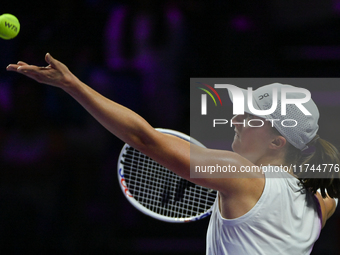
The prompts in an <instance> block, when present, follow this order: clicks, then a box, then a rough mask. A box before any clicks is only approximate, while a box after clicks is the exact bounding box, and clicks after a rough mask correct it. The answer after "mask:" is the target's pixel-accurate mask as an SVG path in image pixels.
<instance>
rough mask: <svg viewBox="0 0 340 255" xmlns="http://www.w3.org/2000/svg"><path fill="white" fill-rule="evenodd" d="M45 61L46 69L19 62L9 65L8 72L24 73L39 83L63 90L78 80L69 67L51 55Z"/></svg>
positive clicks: (47, 55)
mask: <svg viewBox="0 0 340 255" xmlns="http://www.w3.org/2000/svg"><path fill="white" fill-rule="evenodd" d="M45 60H46V62H47V63H48V66H46V67H38V66H35V65H29V64H27V63H25V62H23V61H19V62H18V63H17V64H9V65H8V66H7V68H6V69H7V71H14V72H18V73H22V74H23V75H26V76H27V77H29V78H32V79H34V80H36V81H37V82H40V83H44V84H48V85H52V86H56V87H61V88H62V87H66V86H67V85H68V84H69V83H70V82H71V81H72V79H76V77H75V76H74V75H73V74H72V73H71V72H70V70H69V69H68V68H67V66H65V65H64V64H63V63H61V62H60V61H58V60H56V59H54V58H53V57H52V56H51V55H50V54H49V53H47V54H46V56H45Z"/></svg>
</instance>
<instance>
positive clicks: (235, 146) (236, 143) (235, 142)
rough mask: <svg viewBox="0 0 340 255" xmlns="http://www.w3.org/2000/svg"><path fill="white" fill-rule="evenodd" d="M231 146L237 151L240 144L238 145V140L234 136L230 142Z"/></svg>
mask: <svg viewBox="0 0 340 255" xmlns="http://www.w3.org/2000/svg"><path fill="white" fill-rule="evenodd" d="M231 148H232V150H233V151H234V152H236V153H238V151H239V148H240V146H239V141H236V138H234V141H233V143H232V144H231Z"/></svg>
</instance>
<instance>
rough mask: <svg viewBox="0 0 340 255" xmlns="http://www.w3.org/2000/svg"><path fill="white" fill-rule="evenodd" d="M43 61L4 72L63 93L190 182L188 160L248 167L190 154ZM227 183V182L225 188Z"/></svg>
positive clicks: (209, 183)
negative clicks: (23, 76)
mask: <svg viewBox="0 0 340 255" xmlns="http://www.w3.org/2000/svg"><path fill="white" fill-rule="evenodd" d="M45 60H46V62H47V63H48V64H49V65H48V66H46V67H38V66H34V65H28V64H27V63H24V62H21V61H19V62H18V64H10V65H9V66H8V67H7V70H8V71H16V72H18V73H21V74H24V75H26V76H28V77H30V78H32V79H34V80H36V81H37V82H40V83H44V84H48V85H52V86H55V87H59V88H61V89H63V90H65V91H66V92H67V93H68V94H69V95H71V96H72V97H73V98H74V99H75V100H77V101H78V102H79V103H80V104H81V105H82V106H83V107H84V108H85V109H86V110H87V111H88V112H89V113H90V114H91V115H92V116H93V117H94V118H95V119H96V120H97V121H99V122H100V123H101V124H102V125H103V126H104V127H105V128H106V129H108V130H109V131H110V132H111V133H113V134H114V135H115V136H117V137H118V138H120V139H121V140H122V141H124V142H126V143H128V144H129V145H131V146H133V147H134V148H136V149H137V150H140V151H141V152H143V153H144V154H146V155H148V156H149V157H151V158H153V159H154V160H156V161H157V162H159V163H160V164H162V165H164V166H165V167H167V168H168V169H170V170H172V171H173V172H175V173H176V174H178V175H180V176H181V177H183V178H185V179H188V180H189V179H190V158H191V160H192V161H193V162H194V163H193V164H192V165H204V164H205V165H209V164H210V165H213V164H216V163H219V164H220V165H223V164H225V165H228V164H230V163H231V164H233V165H236V166H240V165H241V164H243V165H246V164H251V163H250V162H249V161H247V160H246V159H244V158H243V157H241V156H239V155H238V154H236V153H234V152H226V151H215V150H209V149H204V148H198V147H196V148H195V147H191V148H194V152H195V153H193V151H192V153H191V155H190V144H189V143H188V142H186V141H184V140H182V139H180V138H177V137H174V136H170V135H165V134H162V133H160V132H158V131H156V130H155V129H154V128H152V127H151V126H150V125H149V123H148V122H147V121H145V120H144V119H143V118H142V117H141V116H139V115H138V114H136V113H135V112H133V111H131V110H129V109H128V108H126V107H124V106H122V105H119V104H117V103H115V102H113V101H111V100H109V99H108V98H105V97H104V96H102V95H100V94H99V93H97V92H96V91H94V90H93V89H92V88H90V87H89V86H87V85H86V84H84V83H83V82H81V81H80V80H79V79H78V78H77V77H76V76H74V75H73V74H72V73H71V72H70V71H69V69H68V68H67V67H66V66H65V65H64V64H63V63H61V62H59V61H58V60H56V59H54V58H53V57H52V56H51V55H50V54H46V56H45ZM229 177H230V176H229ZM190 181H192V182H195V183H197V184H199V185H202V186H206V187H209V188H213V189H217V190H220V191H222V190H225V189H233V188H235V187H237V185H236V184H237V183H238V182H239V181H240V180H238V179H235V180H234V182H233V184H235V186H234V185H230V182H231V179H230V178H229V179H218V178H195V179H190ZM226 182H229V183H228V185H226ZM242 182H243V183H244V182H245V181H244V180H243V181H242Z"/></svg>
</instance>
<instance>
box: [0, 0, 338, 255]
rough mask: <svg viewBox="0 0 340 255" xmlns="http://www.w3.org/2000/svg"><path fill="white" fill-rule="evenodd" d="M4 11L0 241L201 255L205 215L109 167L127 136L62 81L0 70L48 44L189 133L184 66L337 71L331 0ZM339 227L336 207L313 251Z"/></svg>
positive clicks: (156, 119)
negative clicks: (137, 205)
mask: <svg viewBox="0 0 340 255" xmlns="http://www.w3.org/2000/svg"><path fill="white" fill-rule="evenodd" d="M2 12H4V13H5V12H6V13H12V14H14V15H16V16H17V17H18V19H19V20H20V22H21V31H20V34H19V35H18V37H17V38H15V39H13V40H9V41H5V40H1V41H0V48H1V49H2V50H1V51H0V253H1V254H26V253H28V251H29V253H32V252H35V253H36V254H204V253H205V250H204V249H205V243H204V242H205V233H206V228H207V223H208V221H207V220H203V221H201V222H197V223H190V224H184V225H181V226H179V225H177V224H174V225H172V224H168V223H163V222H158V221H155V220H153V219H149V218H148V217H146V216H144V215H142V214H141V213H139V212H138V211H136V210H135V209H134V208H132V207H131V205H130V204H128V202H127V201H126V200H125V198H124V197H123V195H122V193H121V191H120V190H119V187H118V183H117V177H116V165H117V158H118V154H119V151H120V148H121V147H122V145H123V143H122V142H121V141H119V140H118V139H117V138H115V137H114V136H112V135H111V134H110V133H109V132H108V131H106V130H105V129H104V128H103V127H101V126H100V125H99V124H98V123H97V122H96V121H95V120H94V119H93V118H92V117H91V116H90V115H89V114H88V113H86V112H85V110H84V109H82V108H81V107H80V106H79V105H78V104H77V103H76V102H75V101H74V100H73V99H72V98H71V97H69V96H68V95H67V94H66V93H64V92H63V91H61V90H58V89H56V88H53V87H47V86H45V85H41V84H38V83H36V82H33V81H31V80H29V79H28V78H25V77H22V76H20V75H18V74H13V73H7V72H6V71H5V68H6V66H7V65H8V64H9V63H15V62H16V61H18V60H23V61H25V62H27V63H29V64H35V65H45V62H44V55H45V53H46V52H50V53H51V54H52V56H54V57H55V58H56V59H59V60H60V61H62V62H63V63H65V64H66V65H67V66H68V67H69V69H70V70H71V71H72V72H73V73H74V74H75V75H76V76H78V77H79V78H80V79H81V80H82V81H84V82H85V83H87V84H88V85H90V86H91V87H93V88H94V89H95V90H97V91H99V92H100V93H102V94H103V95H105V96H106V97H108V98H110V99H112V100H115V101H116V102H118V103H121V104H123V105H125V106H127V107H129V108H131V109H132V110H134V111H136V112H137V113H139V114H140V115H142V116H143V117H145V118H146V119H147V120H148V121H149V122H150V123H151V125H153V126H154V127H165V128H171V129H176V130H180V131H183V132H185V133H189V130H190V123H189V92H190V91H189V79H190V77H337V76H338V70H339V67H340V54H339V53H340V38H339V37H340V35H338V34H339V33H337V31H338V29H339V28H340V16H339V4H338V3H337V1H335V0H334V1H321V0H320V1H316V0H314V1H312V3H311V4H310V5H306V6H305V5H304V4H303V3H300V4H296V5H294V3H293V2H291V1H289V3H288V2H286V1H283V0H282V1H279V0H276V1H257V2H256V3H255V2H253V1H249V0H247V1H241V2H234V1H222V0H214V1H206V0H185V1H179V0H167V1H156V0H144V1H142V0H132V1H109V0H86V1H80V0H61V1H54V2H49V3H46V2H45V1H44V2H43V1H35V2H34V3H33V4H32V3H28V1H23V0H19V1H16V2H15V4H13V3H6V4H5V6H4V8H2ZM318 50H319V53H318V52H317V51H318ZM308 89H310V90H311V91H313V90H314V91H323V92H327V93H328V94H327V95H330V94H333V95H334V94H335V95H340V88H337V87H335V86H329V87H327V86H324V87H320V88H319V87H317V88H316V87H314V88H308ZM337 93H338V94H337ZM327 95H326V96H327ZM326 96H325V97H326ZM332 100H333V101H332V102H333V103H331V104H330V103H329V102H330V100H327V99H320V102H325V103H324V105H322V104H321V105H320V111H321V116H324V117H321V121H322V120H327V121H328V122H327V123H329V125H327V126H326V127H323V126H322V128H324V129H323V130H322V129H321V131H320V132H323V133H322V135H321V136H323V137H325V138H326V139H328V140H330V141H331V142H333V143H334V144H335V145H337V146H339V145H340V137H337V136H338V132H337V127H339V124H340V123H339V122H340V121H339V120H338V119H337V118H334V116H330V115H329V114H328V112H329V111H328V109H330V107H331V108H332V109H333V112H334V108H339V107H340V104H339V103H338V101H339V100H338V98H334V97H333V99H332ZM339 109H340V108H339ZM327 114H328V115H327ZM339 226H340V214H339V212H338V211H337V212H336V214H335V216H333V218H332V219H331V222H330V223H329V224H328V226H326V230H325V231H324V233H322V235H321V237H320V240H319V241H318V243H317V244H316V245H315V250H314V252H313V254H314V255H319V254H322V255H326V254H331V255H335V254H339V250H340V247H339V243H340V242H339V241H340V234H339V233H338V231H337V229H338V228H339Z"/></svg>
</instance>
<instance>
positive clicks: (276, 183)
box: [206, 172, 322, 255]
mask: <svg viewBox="0 0 340 255" xmlns="http://www.w3.org/2000/svg"><path fill="white" fill-rule="evenodd" d="M278 175H279V176H280V177H281V178H273V177H272V176H273V174H272V173H266V182H265V187H264V190H263V193H262V195H261V197H260V199H259V201H258V202H257V203H256V205H255V206H254V207H253V208H252V209H251V210H250V211H249V212H247V213H246V214H244V215H242V216H241V217H239V218H236V219H231V220H228V219H224V218H223V217H222V216H221V213H220V210H219V206H218V197H217V198H216V201H215V204H214V207H213V212H212V215H211V218H210V223H209V227H208V232H207V253H206V254H207V255H227V254H228V255H230V254H231V255H256V254H266V255H268V254H270V255H276V254H277V255H278V254H299V255H304V254H310V253H311V251H312V248H313V245H314V243H315V241H316V240H317V239H318V238H319V235H320V232H321V228H322V221H321V209H320V205H319V202H318V200H317V198H316V197H315V196H314V195H313V194H312V193H310V192H307V191H306V190H305V189H301V187H300V186H299V185H298V182H299V181H298V180H297V179H296V178H294V177H292V176H291V175H290V174H288V173H285V172H282V173H275V176H278Z"/></svg>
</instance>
